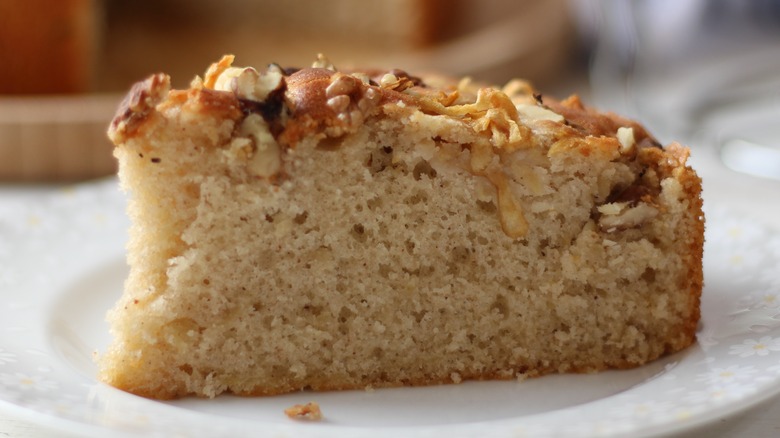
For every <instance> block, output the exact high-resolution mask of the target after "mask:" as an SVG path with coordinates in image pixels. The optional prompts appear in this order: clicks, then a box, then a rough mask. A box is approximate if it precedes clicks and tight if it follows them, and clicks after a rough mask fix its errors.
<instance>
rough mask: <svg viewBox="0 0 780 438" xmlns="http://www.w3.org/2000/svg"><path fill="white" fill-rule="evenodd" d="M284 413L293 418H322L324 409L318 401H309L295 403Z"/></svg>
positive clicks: (310, 419) (313, 419)
mask: <svg viewBox="0 0 780 438" xmlns="http://www.w3.org/2000/svg"><path fill="white" fill-rule="evenodd" d="M284 414H285V415H287V417H289V418H292V419H293V420H308V421H320V420H322V411H321V410H320V405H319V404H317V403H316V402H309V403H306V404H305V405H294V406H291V407H289V408H287V409H285V410H284Z"/></svg>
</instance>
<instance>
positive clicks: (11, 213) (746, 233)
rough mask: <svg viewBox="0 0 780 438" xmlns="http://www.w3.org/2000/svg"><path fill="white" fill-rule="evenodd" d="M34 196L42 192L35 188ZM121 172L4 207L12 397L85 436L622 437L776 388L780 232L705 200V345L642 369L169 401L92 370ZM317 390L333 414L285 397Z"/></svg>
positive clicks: (120, 247) (41, 418)
mask: <svg viewBox="0 0 780 438" xmlns="http://www.w3.org/2000/svg"><path fill="white" fill-rule="evenodd" d="M30 199H32V201H31V200H30ZM124 208H125V198H124V196H123V195H121V194H120V193H119V192H118V190H117V188H116V181H115V180H113V179H111V180H107V181H101V182H98V183H92V184H87V185H83V186H78V187H74V188H69V189H67V190H61V191H58V192H57V193H54V194H48V195H37V196H33V197H27V198H18V199H10V200H6V201H4V202H3V203H2V204H0V302H2V304H1V306H2V307H0V336H1V337H0V407H2V408H5V409H6V410H9V411H11V413H12V414H14V415H19V416H22V417H25V418H28V419H29V420H31V421H33V422H36V423H38V424H41V425H45V426H50V427H55V428H58V429H60V430H62V431H69V432H74V433H78V434H82V435H92V436H104V435H105V434H106V433H107V432H113V433H115V434H126V435H129V436H193V437H199V436H204V437H213V436H236V435H243V434H246V433H252V434H253V435H257V434H263V435H273V436H296V437H301V436H325V437H327V436H332V437H339V438H341V437H349V436H365V435H371V436H374V437H383V436H410V437H411V436H421V437H433V436H446V437H450V436H472V435H483V436H494V437H498V436H534V437H539V436H552V435H555V436H567V437H579V436H623V435H632V436H640V435H658V434H664V433H669V432H677V431H682V430H686V429H689V428H691V427H694V426H699V425H702V424H705V423H708V422H711V421H713V420H714V419H716V418H719V417H722V416H723V415H726V414H730V413H735V412H738V411H741V410H744V409H747V408H749V407H751V406H753V405H755V404H756V403H758V402H760V401H763V400H765V399H767V398H769V397H771V396H773V395H775V394H776V393H778V392H780V276H778V275H777V271H776V267H777V266H778V265H780V236H778V235H776V234H773V233H771V232H769V231H768V230H767V229H765V228H762V227H761V226H759V225H757V224H754V223H751V222H747V221H744V220H741V219H737V218H733V217H731V216H729V215H728V214H726V213H724V212H722V211H708V212H707V213H708V219H707V243H706V245H707V247H706V250H705V254H706V256H705V278H706V287H705V292H704V298H703V303H702V314H703V321H702V325H701V327H700V331H699V343H698V344H697V345H694V346H693V347H691V348H689V349H687V350H686V351H684V352H681V353H678V354H676V355H673V356H671V357H667V358H664V359H661V360H659V361H656V362H653V363H651V364H649V365H646V366H644V367H640V368H638V369H634V370H630V371H610V372H605V373H601V374H596V375H560V376H558V375H556V376H548V377H543V378H539V379H530V380H526V381H524V382H514V381H509V382H467V383H464V384H461V385H444V386H436V387H428V388H399V389H386V390H385V389H383V390H376V391H372V392H368V391H346V392H330V393H311V392H303V393H296V394H290V395H285V396H278V397H266V398H240V397H232V396H223V397H219V398H217V399H215V400H202V399H185V400H179V401H173V402H165V403H163V402H157V401H152V400H147V399H143V398H139V397H136V396H133V395H130V394H126V393H123V392H121V391H118V390H115V389H113V388H110V387H107V386H105V385H103V384H100V383H98V382H96V380H95V377H94V376H95V370H96V368H95V365H94V364H93V360H92V355H93V352H94V351H95V350H98V351H99V350H100V349H101V348H104V346H105V345H106V344H107V342H108V335H107V326H106V324H105V322H104V321H103V317H104V314H105V311H106V309H108V308H109V307H110V306H111V305H112V304H113V302H114V301H115V300H116V299H117V297H118V296H119V294H120V293H121V289H122V281H123V279H124V277H125V275H126V270H127V269H126V267H125V263H124V242H125V239H126V234H125V230H126V229H127V226H128V221H127V219H126V217H125V215H124ZM310 400H314V401H317V402H318V403H319V404H320V406H321V407H322V409H323V413H324V415H325V418H326V419H325V421H323V422H319V423H301V422H296V421H292V420H289V419H288V418H286V417H285V415H284V413H283V410H284V409H285V408H287V407H289V406H291V405H293V404H295V403H302V402H306V401H310Z"/></svg>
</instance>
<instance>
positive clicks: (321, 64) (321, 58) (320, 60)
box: [311, 53, 338, 71]
mask: <svg viewBox="0 0 780 438" xmlns="http://www.w3.org/2000/svg"><path fill="white" fill-rule="evenodd" d="M311 67H312V68H324V69H326V70H330V71H338V70H336V66H334V65H333V63H332V62H330V60H329V59H328V58H326V57H325V55H323V54H322V53H318V54H317V60H316V61H314V62H313V63H312V64H311Z"/></svg>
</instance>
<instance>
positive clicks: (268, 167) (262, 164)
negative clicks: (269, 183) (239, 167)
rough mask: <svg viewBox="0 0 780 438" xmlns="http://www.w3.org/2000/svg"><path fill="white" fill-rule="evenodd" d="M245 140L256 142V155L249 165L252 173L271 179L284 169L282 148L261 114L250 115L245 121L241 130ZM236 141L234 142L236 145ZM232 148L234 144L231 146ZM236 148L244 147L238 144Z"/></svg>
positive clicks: (250, 159) (240, 132)
mask: <svg viewBox="0 0 780 438" xmlns="http://www.w3.org/2000/svg"><path fill="white" fill-rule="evenodd" d="M239 134H240V135H241V137H243V138H250V139H251V140H252V141H253V142H254V148H253V149H254V154H253V155H252V156H251V158H249V162H248V164H247V166H248V168H249V170H250V172H251V173H252V174H254V175H257V176H260V177H266V178H267V177H270V176H273V175H275V174H276V173H277V172H279V169H281V167H282V154H281V147H280V146H279V144H278V143H277V142H276V140H275V139H274V137H273V135H271V131H270V130H269V128H268V124H266V123H265V121H264V120H263V117H262V116H261V115H259V114H250V115H249V116H247V117H246V118H245V119H244V122H243V123H242V124H241V127H240V129H239ZM235 142H236V140H234V143H235ZM231 146H232V144H231ZM236 146H243V147H244V148H245V147H246V146H245V145H239V144H238V143H236Z"/></svg>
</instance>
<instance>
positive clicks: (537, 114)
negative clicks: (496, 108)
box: [515, 103, 566, 123]
mask: <svg viewBox="0 0 780 438" xmlns="http://www.w3.org/2000/svg"><path fill="white" fill-rule="evenodd" d="M515 107H517V112H518V114H519V115H520V118H521V119H525V120H528V121H540V120H549V121H552V122H559V123H561V122H563V121H564V120H566V119H564V117H563V116H562V115H560V114H558V113H556V112H555V111H552V110H550V109H547V108H545V107H543V106H541V105H538V104H527V103H519V104H516V105H515Z"/></svg>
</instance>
